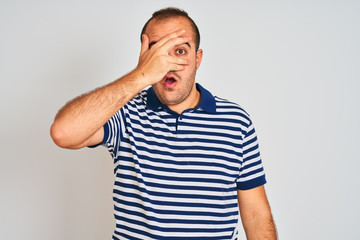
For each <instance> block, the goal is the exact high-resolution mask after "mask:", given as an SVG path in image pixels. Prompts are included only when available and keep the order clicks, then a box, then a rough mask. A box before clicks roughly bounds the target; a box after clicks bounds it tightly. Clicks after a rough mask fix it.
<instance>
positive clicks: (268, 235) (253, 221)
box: [242, 212, 278, 240]
mask: <svg viewBox="0 0 360 240" xmlns="http://www.w3.org/2000/svg"><path fill="white" fill-rule="evenodd" d="M242 221H243V227H244V230H245V233H246V238H247V239H248V240H265V239H266V240H277V239H278V238H277V231H276V227H275V223H274V220H273V218H272V215H271V212H265V213H263V214H262V215H257V216H252V217H248V218H246V219H244V218H243V219H242Z"/></svg>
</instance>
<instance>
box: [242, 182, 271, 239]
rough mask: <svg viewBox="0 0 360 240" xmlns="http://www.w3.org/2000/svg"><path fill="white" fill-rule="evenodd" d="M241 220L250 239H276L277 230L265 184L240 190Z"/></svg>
mask: <svg viewBox="0 0 360 240" xmlns="http://www.w3.org/2000/svg"><path fill="white" fill-rule="evenodd" d="M238 201H239V209H240V215H241V220H242V223H243V227H244V230H245V233H246V238H247V239H248V240H264V239H267V240H276V239H277V232H276V227H275V223H274V220H273V218H272V214H271V210H270V206H269V203H268V200H267V197H266V194H265V188H264V186H260V187H256V188H254V189H250V190H238Z"/></svg>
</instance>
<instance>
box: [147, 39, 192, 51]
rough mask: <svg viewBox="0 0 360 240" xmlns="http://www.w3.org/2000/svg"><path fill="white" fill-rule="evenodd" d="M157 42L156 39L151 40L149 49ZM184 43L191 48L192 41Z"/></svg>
mask: <svg viewBox="0 0 360 240" xmlns="http://www.w3.org/2000/svg"><path fill="white" fill-rule="evenodd" d="M155 43H157V42H155V41H154V42H151V43H150V44H149V49H150V48H151V47H152V46H153V45H154V44H155ZM184 44H186V45H188V46H189V48H191V46H190V43H188V42H186V43H184Z"/></svg>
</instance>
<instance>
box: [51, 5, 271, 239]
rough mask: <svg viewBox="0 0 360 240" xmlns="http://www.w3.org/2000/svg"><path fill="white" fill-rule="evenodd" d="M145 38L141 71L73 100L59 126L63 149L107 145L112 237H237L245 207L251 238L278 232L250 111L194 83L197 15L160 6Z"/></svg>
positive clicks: (56, 134) (55, 134)
mask: <svg viewBox="0 0 360 240" xmlns="http://www.w3.org/2000/svg"><path fill="white" fill-rule="evenodd" d="M141 40H142V45H141V53H140V58H139V63H138V66H137V67H136V68H135V69H134V70H133V71H131V72H130V73H129V74H127V75H125V76H123V77H121V78H120V79H118V80H116V81H114V82H112V83H110V84H108V85H106V86H104V87H101V88H98V89H96V90H94V91H92V92H90V93H87V94H85V95H82V96H80V97H78V98H76V99H74V100H73V101H71V102H69V103H68V104H67V105H65V106H64V107H63V108H62V109H61V110H60V111H59V113H58V114H57V116H56V117H55V120H54V123H53V125H52V127H51V136H52V138H53V140H54V142H55V143H56V144H57V145H58V146H60V147H64V148H70V149H78V148H82V147H85V146H89V147H96V146H98V145H104V146H106V147H107V148H108V149H109V151H110V153H111V155H112V157H113V159H114V163H115V176H116V180H115V186H114V197H113V199H114V215H115V218H116V229H115V231H114V235H113V239H201V240H204V239H237V231H236V225H237V221H238V210H240V214H241V219H242V223H243V226H244V229H245V232H246V235H247V238H248V239H276V230H275V226H274V223H273V220H272V216H271V211H270V207H269V204H268V201H267V198H266V195H265V191H264V187H263V185H264V184H265V182H266V180H265V175H264V172H263V168H262V164H261V159H260V155H259V150H258V145H257V139H256V135H255V131H254V128H253V125H252V122H251V120H250V119H249V116H248V115H247V113H246V112H245V111H244V110H243V109H241V108H240V107H239V106H238V105H236V104H234V103H231V102H229V101H227V100H224V99H220V98H217V97H213V96H212V95H211V93H210V92H208V91H207V90H206V89H204V88H203V87H202V86H200V85H199V84H197V83H196V82H195V75H196V71H197V69H198V68H199V66H200V63H201V60H202V56H203V51H202V50H201V49H199V42H200V34H199V31H198V29H197V27H196V25H195V23H194V22H193V20H192V19H191V18H190V17H189V16H188V14H187V13H186V12H184V11H183V10H180V9H176V8H167V9H162V10H159V11H157V12H155V13H154V14H153V17H152V18H150V19H149V21H148V22H147V23H146V24H145V26H144V28H143V31H142V35H141ZM148 86H151V87H149V88H147V89H145V90H143V89H144V88H146V87H148Z"/></svg>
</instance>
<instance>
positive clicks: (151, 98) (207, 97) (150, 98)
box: [146, 83, 216, 113]
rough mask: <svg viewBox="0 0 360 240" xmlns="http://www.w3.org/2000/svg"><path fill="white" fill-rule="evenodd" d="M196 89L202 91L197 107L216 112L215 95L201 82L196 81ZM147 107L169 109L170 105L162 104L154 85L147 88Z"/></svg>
mask: <svg viewBox="0 0 360 240" xmlns="http://www.w3.org/2000/svg"><path fill="white" fill-rule="evenodd" d="M196 89H197V90H198V91H199V92H200V94H201V97H200V103H199V105H198V106H197V107H196V109H197V110H199V111H201V110H203V111H205V112H209V113H214V112H216V102H215V99H214V97H213V95H212V94H211V93H210V92H209V91H208V90H206V89H205V88H203V87H202V86H201V85H200V84H199V83H196ZM146 107H147V108H150V109H153V110H157V111H158V110H160V109H167V108H168V107H167V106H165V105H164V104H162V103H161V102H160V101H159V99H158V98H157V96H156V94H155V91H154V89H153V88H152V87H150V88H149V89H148V90H147V103H146Z"/></svg>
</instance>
